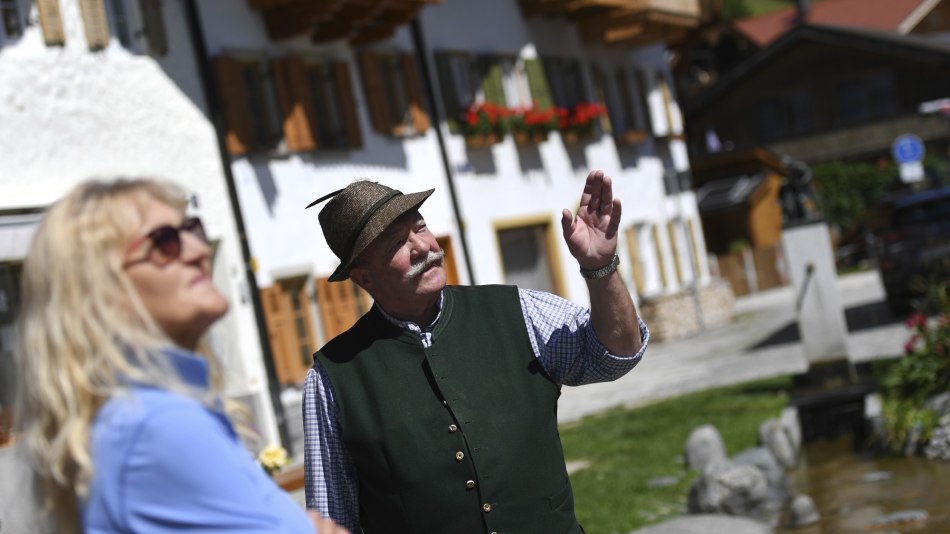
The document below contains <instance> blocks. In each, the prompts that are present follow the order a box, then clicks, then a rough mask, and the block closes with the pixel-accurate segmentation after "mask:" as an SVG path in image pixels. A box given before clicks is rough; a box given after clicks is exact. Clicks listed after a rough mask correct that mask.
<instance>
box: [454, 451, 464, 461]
mask: <svg viewBox="0 0 950 534" xmlns="http://www.w3.org/2000/svg"><path fill="white" fill-rule="evenodd" d="M455 459H456V460H458V461H459V462H461V461H462V460H464V459H465V453H464V452H462V451H458V452H457V453H455Z"/></svg>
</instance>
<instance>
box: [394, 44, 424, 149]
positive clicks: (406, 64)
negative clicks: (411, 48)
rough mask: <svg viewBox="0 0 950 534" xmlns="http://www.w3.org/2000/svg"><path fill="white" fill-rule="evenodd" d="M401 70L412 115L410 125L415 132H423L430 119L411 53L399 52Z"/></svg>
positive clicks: (414, 59)
mask: <svg viewBox="0 0 950 534" xmlns="http://www.w3.org/2000/svg"><path fill="white" fill-rule="evenodd" d="M399 61H400V62H401V63H402V72H403V75H404V76H405V80H406V96H407V97H408V99H409V115H410V116H411V117H412V127H413V128H415V130H416V132H418V133H424V132H425V131H426V130H428V129H429V126H430V125H431V121H430V120H429V114H428V113H426V106H425V104H424V102H425V98H424V96H423V92H422V82H421V80H420V78H419V69H418V68H417V67H416V58H415V56H413V55H412V54H401V55H400V56H399Z"/></svg>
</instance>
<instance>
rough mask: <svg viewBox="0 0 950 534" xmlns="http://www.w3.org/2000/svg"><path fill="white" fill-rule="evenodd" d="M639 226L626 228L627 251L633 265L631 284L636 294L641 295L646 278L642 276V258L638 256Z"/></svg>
mask: <svg viewBox="0 0 950 534" xmlns="http://www.w3.org/2000/svg"><path fill="white" fill-rule="evenodd" d="M639 228H640V227H639V226H631V227H630V229H628V230H627V252H628V254H629V255H630V265H632V266H633V285H634V286H635V287H636V288H637V294H638V295H643V289H644V287H646V279H645V278H644V276H643V260H642V259H641V258H640V240H639V235H638V232H639Z"/></svg>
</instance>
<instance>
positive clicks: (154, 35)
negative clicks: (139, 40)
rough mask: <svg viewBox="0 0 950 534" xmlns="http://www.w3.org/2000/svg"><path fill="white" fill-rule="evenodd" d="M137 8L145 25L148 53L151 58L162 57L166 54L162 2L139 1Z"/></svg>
mask: <svg viewBox="0 0 950 534" xmlns="http://www.w3.org/2000/svg"><path fill="white" fill-rule="evenodd" d="M139 6H140V7H141V10H142V21H143V22H144V24H145V36H146V37H147V38H148V51H149V53H150V54H152V55H153V56H158V57H161V56H164V55H165V54H167V53H168V34H167V33H166V31H165V16H164V14H163V13H162V0H139Z"/></svg>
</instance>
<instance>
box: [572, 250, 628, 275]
mask: <svg viewBox="0 0 950 534" xmlns="http://www.w3.org/2000/svg"><path fill="white" fill-rule="evenodd" d="M618 265H620V256H617V255H616V254H614V259H612V260H610V263H608V264H607V265H605V266H603V267H601V268H600V269H595V270H588V269H584V268H583V267H582V268H581V276H583V277H584V278H587V279H589V280H593V279H596V278H603V277H605V276H607V275H608V274H610V273H612V272H614V271H616V270H617V266H618Z"/></svg>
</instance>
